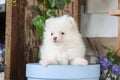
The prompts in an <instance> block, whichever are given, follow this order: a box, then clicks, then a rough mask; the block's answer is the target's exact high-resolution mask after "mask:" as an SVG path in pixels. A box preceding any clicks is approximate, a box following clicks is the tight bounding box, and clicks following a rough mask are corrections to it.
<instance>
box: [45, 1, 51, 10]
mask: <svg viewBox="0 0 120 80" xmlns="http://www.w3.org/2000/svg"><path fill="white" fill-rule="evenodd" d="M44 1H45V2H44V5H45V6H46V7H47V8H49V9H51V4H50V2H49V0H44Z"/></svg>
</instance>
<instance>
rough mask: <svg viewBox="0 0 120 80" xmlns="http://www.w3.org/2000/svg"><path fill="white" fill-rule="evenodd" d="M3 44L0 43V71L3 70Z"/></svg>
mask: <svg viewBox="0 0 120 80" xmlns="http://www.w3.org/2000/svg"><path fill="white" fill-rule="evenodd" d="M4 55H5V46H4V44H1V43H0V72H1V71H3V70H4Z"/></svg>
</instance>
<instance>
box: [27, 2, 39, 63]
mask: <svg viewBox="0 0 120 80" xmlns="http://www.w3.org/2000/svg"><path fill="white" fill-rule="evenodd" d="M27 3H28V4H27V5H26V8H25V57H26V62H37V61H38V60H37V59H38V58H37V54H38V51H39V45H40V41H39V38H38V35H37V33H36V30H35V27H34V26H33V25H32V23H31V21H32V18H33V16H34V14H35V13H34V12H32V11H31V10H30V9H29V7H30V6H32V5H38V3H37V0H31V1H29V0H27Z"/></svg>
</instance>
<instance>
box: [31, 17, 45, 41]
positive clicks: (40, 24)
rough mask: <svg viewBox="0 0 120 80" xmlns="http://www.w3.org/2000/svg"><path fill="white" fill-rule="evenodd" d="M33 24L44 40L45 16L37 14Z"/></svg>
mask: <svg viewBox="0 0 120 80" xmlns="http://www.w3.org/2000/svg"><path fill="white" fill-rule="evenodd" d="M32 24H33V25H34V26H35V28H36V32H37V34H38V36H39V38H40V40H43V38H44V37H43V33H44V26H45V18H44V17H43V16H40V15H37V16H36V17H35V18H33V19H32Z"/></svg>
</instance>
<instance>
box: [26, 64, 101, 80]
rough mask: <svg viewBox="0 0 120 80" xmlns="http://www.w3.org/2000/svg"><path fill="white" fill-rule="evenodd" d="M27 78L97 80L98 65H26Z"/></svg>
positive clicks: (35, 79)
mask: <svg viewBox="0 0 120 80" xmlns="http://www.w3.org/2000/svg"><path fill="white" fill-rule="evenodd" d="M26 77H27V80H99V77H100V65H99V64H95V65H87V66H74V65H49V66H47V67H45V66H42V65H40V64H38V63H29V64H27V65H26Z"/></svg>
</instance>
